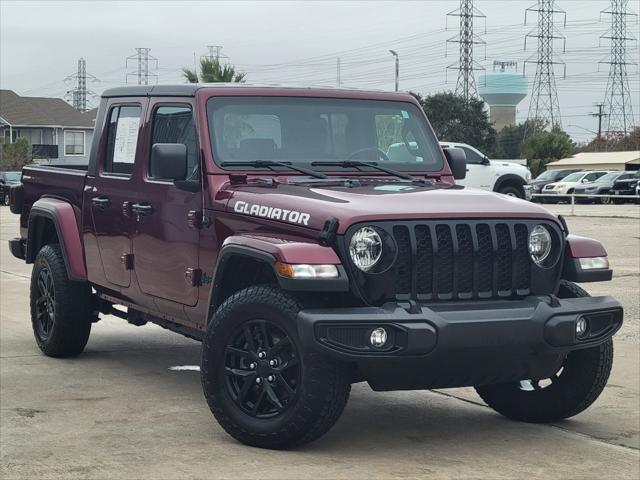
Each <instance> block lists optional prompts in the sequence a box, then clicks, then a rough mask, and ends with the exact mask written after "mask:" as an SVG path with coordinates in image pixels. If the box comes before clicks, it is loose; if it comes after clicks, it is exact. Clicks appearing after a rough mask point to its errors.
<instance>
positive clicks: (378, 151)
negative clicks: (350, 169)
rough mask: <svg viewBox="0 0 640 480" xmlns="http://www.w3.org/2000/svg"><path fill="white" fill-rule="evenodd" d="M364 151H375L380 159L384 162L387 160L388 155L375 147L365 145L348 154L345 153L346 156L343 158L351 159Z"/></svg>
mask: <svg viewBox="0 0 640 480" xmlns="http://www.w3.org/2000/svg"><path fill="white" fill-rule="evenodd" d="M364 152H376V153H377V154H378V156H379V157H380V158H381V159H382V160H384V161H385V162H388V161H389V157H388V155H387V154H386V153H384V151H382V150H380V149H379V148H377V147H366V148H360V149H358V150H354V151H353V152H351V153H350V154H349V155H347V158H345V160H352V159H353V157H355V156H356V155H358V154H359V153H364Z"/></svg>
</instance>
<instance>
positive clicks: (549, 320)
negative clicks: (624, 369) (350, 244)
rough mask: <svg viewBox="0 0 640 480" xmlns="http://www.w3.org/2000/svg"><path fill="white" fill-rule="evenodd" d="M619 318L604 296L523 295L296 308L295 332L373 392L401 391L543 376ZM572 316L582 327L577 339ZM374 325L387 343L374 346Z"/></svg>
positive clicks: (604, 334)
mask: <svg viewBox="0 0 640 480" xmlns="http://www.w3.org/2000/svg"><path fill="white" fill-rule="evenodd" d="M622 317H623V311H622V306H621V304H620V303H619V302H618V301H617V300H615V299H614V298H612V297H585V298H575V299H563V300H558V299H556V298H555V297H526V298H523V299H521V300H486V301H477V302H471V301H465V302H443V303H439V304H429V305H416V304H413V305H404V306H403V305H400V304H397V303H388V304H386V305H384V306H382V307H358V308H342V309H318V310H303V311H301V312H300V313H299V315H298V329H299V334H300V337H301V339H302V342H303V343H304V344H305V346H306V347H308V348H312V349H314V350H316V351H318V352H321V353H323V354H326V355H328V356H331V357H333V358H335V359H337V360H340V361H346V362H351V363H355V364H356V366H357V369H358V372H359V374H360V377H361V379H363V380H366V381H367V382H369V384H370V385H371V387H372V388H373V389H374V390H406V389H423V388H445V387H460V386H475V385H486V384H494V383H502V382H507V381H516V380H520V379H527V378H548V377H550V376H551V375H553V374H554V373H556V372H557V370H558V369H559V368H560V366H561V365H562V362H563V360H564V358H565V356H566V355H567V353H568V352H570V351H572V350H576V349H580V348H587V347H592V346H596V345H599V344H600V343H602V342H604V341H606V340H607V339H608V338H610V337H611V336H613V335H614V334H615V332H616V331H617V330H618V329H619V328H620V326H621V325H622ZM580 318H585V319H586V320H587V322H588V324H589V329H588V331H587V334H586V335H584V336H583V337H582V338H577V337H576V322H577V321H578V319H580ZM379 327H382V328H384V329H385V330H386V331H387V333H388V340H387V343H386V344H385V346H383V347H381V348H374V347H372V346H371V345H370V343H369V336H370V334H371V331H372V330H373V329H375V328H379Z"/></svg>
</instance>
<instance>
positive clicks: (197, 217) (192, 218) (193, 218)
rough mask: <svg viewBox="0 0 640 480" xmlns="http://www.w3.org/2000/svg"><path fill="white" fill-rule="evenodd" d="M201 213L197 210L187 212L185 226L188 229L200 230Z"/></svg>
mask: <svg viewBox="0 0 640 480" xmlns="http://www.w3.org/2000/svg"><path fill="white" fill-rule="evenodd" d="M202 223H203V222H202V212H201V211H198V210H189V212H188V213H187V224H188V225H189V227H190V228H202Z"/></svg>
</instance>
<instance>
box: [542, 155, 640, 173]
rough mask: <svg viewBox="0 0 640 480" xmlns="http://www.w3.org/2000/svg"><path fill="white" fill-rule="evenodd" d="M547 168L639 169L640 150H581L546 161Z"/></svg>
mask: <svg viewBox="0 0 640 480" xmlns="http://www.w3.org/2000/svg"><path fill="white" fill-rule="evenodd" d="M546 167H547V170H564V169H567V168H576V169H578V168H579V169H580V170H638V169H640V150H630V151H626V152H582V153H576V154H575V155H574V156H573V157H569V158H563V159H561V160H556V161H555V162H550V163H547V165H546Z"/></svg>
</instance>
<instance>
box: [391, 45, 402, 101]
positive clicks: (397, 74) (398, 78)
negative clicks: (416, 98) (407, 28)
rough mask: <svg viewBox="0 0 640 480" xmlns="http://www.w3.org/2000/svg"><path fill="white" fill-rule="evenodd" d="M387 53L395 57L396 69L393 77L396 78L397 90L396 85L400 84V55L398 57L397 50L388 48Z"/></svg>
mask: <svg viewBox="0 0 640 480" xmlns="http://www.w3.org/2000/svg"><path fill="white" fill-rule="evenodd" d="M389 53H391V55H393V56H394V57H395V58H396V61H395V63H396V70H395V79H396V92H397V91H398V87H399V86H400V57H398V52H396V51H395V50H389Z"/></svg>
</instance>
